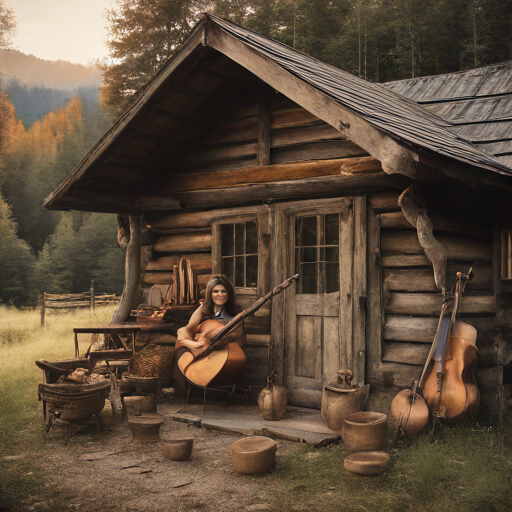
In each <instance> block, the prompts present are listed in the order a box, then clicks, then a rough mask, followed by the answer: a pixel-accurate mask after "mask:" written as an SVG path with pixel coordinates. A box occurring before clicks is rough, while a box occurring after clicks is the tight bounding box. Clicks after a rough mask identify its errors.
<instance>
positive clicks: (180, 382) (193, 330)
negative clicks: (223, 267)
mask: <svg viewBox="0 0 512 512" xmlns="http://www.w3.org/2000/svg"><path fill="white" fill-rule="evenodd" d="M205 299H206V300H205V302H204V303H203V304H201V306H199V308H197V309H196V311H194V313H193V314H192V316H191V317H190V320H189V322H188V324H187V325H186V326H185V327H181V328H180V329H178V332H177V334H178V337H177V341H176V352H175V356H174V361H175V368H174V372H173V373H174V378H175V386H176V387H178V388H181V389H180V391H184V390H185V389H186V387H187V384H186V380H185V379H184V376H183V373H182V371H181V370H180V369H179V368H178V361H179V360H180V358H181V357H182V356H183V355H184V354H185V353H186V352H190V353H191V354H192V356H193V357H194V359H195V358H197V357H199V356H200V355H201V354H202V353H203V352H204V351H205V350H206V349H207V348H208V347H209V346H210V343H209V339H208V337H207V336H205V335H204V333H201V332H200V331H201V329H200V326H201V324H203V322H205V321H206V320H216V321H217V322H219V325H226V324H227V323H228V322H229V321H230V320H232V319H233V317H235V316H236V315H237V313H238V311H237V308H236V295H235V290H234V288H233V285H232V284H231V281H230V280H229V279H228V278H227V277H226V276H224V275H214V276H212V278H211V279H210V281H209V282H208V285H207V286H206V294H205ZM228 343H237V344H238V345H239V346H240V348H241V349H242V351H243V352H244V353H245V334H244V329H243V323H241V324H239V325H238V326H237V327H236V328H235V329H233V331H231V332H230V333H229V334H228V335H227V336H225V337H224V338H223V340H222V343H219V344H218V348H222V347H224V346H225V345H226V344H228ZM216 348H217V346H216ZM177 391H178V390H177Z"/></svg>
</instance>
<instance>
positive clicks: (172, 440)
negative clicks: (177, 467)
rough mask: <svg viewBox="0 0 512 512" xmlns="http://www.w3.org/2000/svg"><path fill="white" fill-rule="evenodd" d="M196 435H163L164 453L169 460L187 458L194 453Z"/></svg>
mask: <svg viewBox="0 0 512 512" xmlns="http://www.w3.org/2000/svg"><path fill="white" fill-rule="evenodd" d="M193 445H194V437H192V436H183V437H162V453H163V454H164V457H165V458H166V459H169V460H187V459H190V456H191V455H192V447H193Z"/></svg>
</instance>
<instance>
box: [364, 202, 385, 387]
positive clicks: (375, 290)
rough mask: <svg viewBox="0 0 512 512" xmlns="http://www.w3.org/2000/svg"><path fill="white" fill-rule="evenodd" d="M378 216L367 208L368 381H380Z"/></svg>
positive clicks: (382, 314) (381, 326)
mask: <svg viewBox="0 0 512 512" xmlns="http://www.w3.org/2000/svg"><path fill="white" fill-rule="evenodd" d="M381 272H382V271H381V262H380V218H379V216H378V215H377V214H375V212H374V210H373V209H372V208H368V310H367V318H366V333H367V334H366V338H367V341H366V357H367V371H368V382H370V384H372V383H375V382H379V383H380V382H381V380H382V375H381V370H380V365H381V355H382V332H383V320H384V312H383V304H382V292H381V279H382V276H381Z"/></svg>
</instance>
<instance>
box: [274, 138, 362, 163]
mask: <svg viewBox="0 0 512 512" xmlns="http://www.w3.org/2000/svg"><path fill="white" fill-rule="evenodd" d="M362 156H368V152H367V151H365V150H364V149H362V148H361V147H359V146H358V145H357V144H354V143H353V142H352V141H350V140H334V141H326V142H310V143H306V144H297V145H294V146H287V147H282V148H275V149H272V152H271V162H272V164H275V165H278V164H284V163H287V162H301V161H305V160H326V159H329V158H351V157H362Z"/></svg>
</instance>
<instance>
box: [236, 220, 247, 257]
mask: <svg viewBox="0 0 512 512" xmlns="http://www.w3.org/2000/svg"><path fill="white" fill-rule="evenodd" d="M244 248H245V224H235V254H244Z"/></svg>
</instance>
